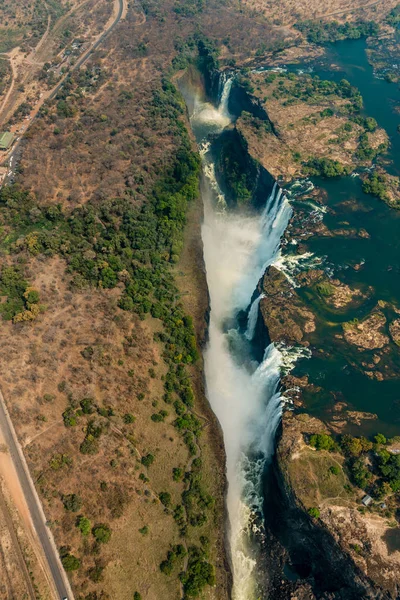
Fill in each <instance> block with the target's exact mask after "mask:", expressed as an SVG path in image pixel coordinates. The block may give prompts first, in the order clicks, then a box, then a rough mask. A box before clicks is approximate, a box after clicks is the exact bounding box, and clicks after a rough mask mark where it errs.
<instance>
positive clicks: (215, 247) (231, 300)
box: [191, 80, 295, 600]
mask: <svg viewBox="0 0 400 600" xmlns="http://www.w3.org/2000/svg"><path fill="white" fill-rule="evenodd" d="M231 83H232V82H231V81H229V80H227V81H226V82H225V84H224V89H223V92H222V95H221V103H220V106H219V108H218V109H216V108H215V107H213V106H212V105H211V104H209V103H206V102H202V101H201V99H197V100H196V101H195V104H194V107H195V108H194V113H193V115H192V117H191V121H192V126H193V129H194V131H195V132H196V135H197V137H198V139H199V140H200V139H201V138H202V143H200V148H201V155H202V159H203V172H204V175H205V177H204V184H203V190H202V195H203V200H204V224H203V227H202V238H203V245H204V259H205V264H206V270H207V282H208V288H209V293H210V303H211V316H210V326H209V343H208V346H207V349H206V351H205V355H204V359H205V374H206V382H207V396H208V399H209V401H210V404H211V406H212V408H213V410H214V412H215V414H216V415H217V417H218V419H219V422H220V424H221V426H222V430H223V434H224V442H225V449H226V456H227V478H228V484H229V488H228V495H227V508H228V514H229V522H230V532H229V533H230V535H229V541H230V551H231V562H232V570H233V581H234V587H233V599H234V600H255V599H256V598H257V597H258V593H257V589H256V582H255V567H256V564H257V551H256V548H255V547H254V543H252V541H251V540H252V539H253V538H254V535H262V531H263V519H262V511H263V509H262V501H263V492H262V475H263V471H264V468H265V464H266V462H267V461H268V460H269V459H270V458H271V456H272V454H273V450H274V436H275V432H276V428H277V426H278V423H279V421H280V418H281V411H282V399H281V397H280V394H279V393H278V385H279V379H280V374H281V370H282V369H283V370H287V369H290V364H292V366H293V364H294V361H295V358H294V353H293V351H292V352H291V353H290V352H289V350H293V349H287V350H286V349H278V348H276V347H275V346H274V345H273V344H271V345H270V346H269V347H268V348H267V349H266V351H265V354H264V358H263V360H262V362H261V363H260V364H259V365H257V363H255V362H254V361H253V360H252V359H251V356H250V354H249V351H248V349H249V341H248V340H251V339H252V338H253V335H254V330H255V327H256V322H257V315H258V305H259V302H260V300H261V297H262V296H258V298H257V299H256V300H255V301H254V302H253V305H252V306H251V309H250V311H249V316H248V327H247V331H246V333H245V335H243V334H241V333H240V332H239V330H238V328H237V326H236V325H234V326H233V327H234V328H233V329H228V325H227V324H228V323H232V322H235V317H236V316H237V313H238V312H239V311H241V310H246V309H247V308H248V306H249V304H250V302H251V298H252V296H253V294H254V291H255V289H256V287H257V284H258V282H259V280H260V278H261V277H262V276H263V274H264V271H265V269H266V268H267V267H268V266H269V265H270V264H272V263H273V262H274V261H275V260H276V258H277V256H278V253H279V246H280V240H281V236H282V234H283V232H284V231H285V228H286V226H287V224H288V222H289V219H290V217H291V214H292V209H291V207H290V204H289V202H288V200H287V199H286V198H285V197H284V196H283V194H282V190H281V189H280V188H278V186H277V185H275V187H274V189H273V190H272V192H271V194H270V196H269V198H267V199H266V205H265V209H264V211H263V213H262V214H261V215H259V214H254V213H253V214H247V215H243V214H235V213H234V212H229V211H228V210H221V206H223V207H226V202H225V198H224V196H223V193H222V191H221V189H220V187H219V185H218V182H217V180H216V177H215V168H214V164H213V162H212V158H211V155H210V152H209V148H210V146H209V144H207V143H204V140H205V139H207V135H208V134H209V133H213V134H215V133H218V132H221V131H222V130H223V129H224V128H225V127H226V126H228V125H229V123H230V121H231V117H230V115H229V110H228V99H229V91H230V87H231Z"/></svg>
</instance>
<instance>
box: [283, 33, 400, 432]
mask: <svg viewBox="0 0 400 600" xmlns="http://www.w3.org/2000/svg"><path fill="white" fill-rule="evenodd" d="M332 65H336V66H337V67H339V68H338V69H335V68H332ZM314 74H317V75H319V76H320V77H321V78H322V79H330V80H335V81H340V80H341V79H343V78H345V79H347V80H348V81H350V83H351V84H352V85H354V86H356V87H358V89H359V90H360V92H361V94H362V96H363V99H364V111H363V112H364V114H365V116H371V117H374V118H375V119H376V120H377V122H378V125H379V126H380V127H383V128H384V129H385V130H386V131H387V133H388V134H389V137H390V143H391V147H390V150H389V152H388V154H387V155H386V156H385V157H384V159H385V161H386V159H388V160H389V161H390V164H388V165H387V166H386V168H387V170H388V171H389V172H391V173H393V174H397V175H398V174H400V134H399V133H398V132H397V127H398V125H399V124H400V114H399V113H397V112H396V108H397V109H398V108H400V89H399V87H398V85H396V84H391V83H388V82H386V81H384V80H382V79H379V78H377V77H375V76H374V73H373V69H372V67H371V66H370V65H369V63H368V60H367V55H366V43H365V41H362V40H358V41H348V42H341V43H338V44H335V45H332V46H331V48H330V49H329V51H328V60H327V61H326V62H325V64H320V65H315V66H314ZM313 181H314V184H315V185H316V186H317V187H320V188H322V189H323V190H325V192H326V194H327V200H326V204H327V206H328V207H329V208H328V212H327V213H326V214H325V215H324V218H323V222H324V223H325V224H326V225H327V226H328V228H329V229H331V230H334V229H352V228H357V229H360V228H363V229H365V230H366V231H367V232H368V233H369V235H370V238H369V239H366V238H361V237H357V236H355V237H351V238H350V237H349V238H346V237H342V236H341V237H332V238H329V237H319V236H313V237H312V238H311V239H310V240H308V241H307V242H306V246H307V250H309V251H311V252H313V253H314V255H316V256H318V257H325V259H324V264H325V265H329V266H330V267H331V268H332V269H333V276H334V277H335V278H338V279H340V280H341V281H343V282H344V283H346V284H348V285H350V286H351V287H357V288H359V289H360V290H361V291H363V292H364V293H367V292H368V290H369V292H368V294H367V295H368V297H367V298H366V299H365V301H363V302H362V303H361V305H360V304H358V305H357V306H354V305H353V306H350V307H349V308H348V309H346V310H342V311H341V310H334V309H331V308H329V307H328V306H327V305H326V303H324V302H323V301H322V300H321V299H320V298H319V297H318V295H316V294H315V295H314V294H313V293H312V292H310V290H301V291H300V294H302V295H303V296H304V297H305V300H306V301H307V304H308V306H310V308H311V309H312V310H313V311H314V312H315V314H316V315H317V329H316V331H315V333H314V334H313V335H312V337H311V338H310V339H311V344H312V348H313V356H312V358H310V359H307V360H301V361H299V363H298V365H297V367H296V370H295V373H294V374H295V375H300V376H301V375H304V374H307V375H308V376H309V381H310V382H311V383H313V384H315V385H316V386H318V387H319V388H322V389H321V390H320V391H319V392H312V393H311V392H306V393H305V395H304V399H305V410H306V411H307V412H309V413H311V414H315V415H316V416H321V417H327V418H329V416H330V417H331V416H332V409H333V407H334V404H335V403H336V402H338V401H344V402H346V403H347V404H348V409H349V410H357V411H367V412H372V413H375V414H377V415H378V420H373V421H363V422H362V425H361V427H358V426H354V427H353V428H350V431H352V432H353V433H354V434H360V433H363V434H373V433H375V432H377V431H382V432H383V433H385V434H386V435H396V434H397V435H398V434H399V433H400V348H399V347H398V346H396V345H395V344H394V343H393V342H392V341H391V342H390V345H389V351H388V354H387V358H385V361H386V362H387V364H388V367H387V368H386V370H383V371H382V372H383V373H384V376H385V378H384V380H383V381H378V380H376V379H372V378H370V377H368V376H367V375H365V373H364V371H365V370H368V368H367V367H362V366H361V363H362V362H364V363H371V360H372V358H373V356H374V354H375V353H376V352H375V351H374V350H371V351H369V350H367V351H363V352H360V350H358V349H357V347H356V346H354V345H351V344H348V343H346V342H345V341H344V340H341V339H340V338H338V337H337V336H338V335H340V334H341V333H342V325H341V324H342V323H343V322H346V321H349V320H351V319H354V318H358V319H359V320H360V319H362V318H363V317H364V316H365V315H366V314H368V313H369V312H370V310H371V309H372V308H373V307H374V306H376V304H377V302H378V301H385V303H386V304H385V306H384V307H383V308H382V312H383V313H384V314H385V316H386V319H387V323H386V333H387V334H388V324H389V323H390V322H391V321H393V320H394V319H395V318H399V315H396V313H395V311H394V308H398V309H400V211H396V210H394V209H391V208H389V207H388V206H387V205H386V204H385V203H383V202H382V201H380V200H379V199H377V198H374V197H371V196H368V195H366V194H364V193H363V192H362V189H361V183H362V182H361V180H360V178H359V177H345V178H335V179H330V180H326V179H325V180H316V179H315V180H313ZM348 201H351V202H350V203H349V202H348ZM330 209H332V210H330ZM299 241H301V240H299ZM360 263H362V265H363V266H362V268H360V269H359V270H355V269H354V268H353V267H354V266H355V265H357V264H360Z"/></svg>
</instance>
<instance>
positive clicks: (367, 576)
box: [266, 413, 400, 600]
mask: <svg viewBox="0 0 400 600" xmlns="http://www.w3.org/2000/svg"><path fill="white" fill-rule="evenodd" d="M324 430H325V431H326V430H327V428H326V426H325V425H324V424H323V423H322V422H321V421H319V420H318V419H315V418H312V417H308V416H307V415H304V414H303V415H298V416H296V415H293V414H292V413H286V414H285V416H284V418H283V423H282V429H281V434H280V439H279V442H278V447H277V455H276V459H275V462H274V465H273V468H272V469H271V472H270V475H269V479H268V481H267V485H269V486H273V488H274V494H269V495H268V502H267V510H266V514H267V522H268V526H269V530H270V532H271V534H272V535H273V536H274V538H275V539H276V540H277V541H278V543H279V553H280V555H281V561H282V558H283V557H284V561H285V567H284V571H285V572H286V575H289V577H290V578H291V579H292V580H295V581H292V583H291V586H290V587H289V588H288V589H286V592H285V593H286V596H284V597H286V598H293V599H294V598H298V599H299V600H300V599H301V598H309V599H314V598H318V599H320V598H324V599H332V600H339V599H340V600H347V599H349V600H350V599H351V600H353V599H354V600H356V599H360V598H363V599H382V600H383V599H387V600H389V599H390V600H392V599H393V600H394V599H395V598H398V597H399V591H400V587H399V584H400V579H399V566H400V564H399V560H400V556H399V553H398V552H394V547H395V541H394V539H392V538H393V537H394V534H393V530H392V529H391V528H390V527H388V524H387V521H386V519H385V518H383V517H381V516H379V515H362V514H361V513H360V512H359V510H358V508H359V507H360V503H359V498H355V499H354V498H353V497H348V498H346V497H345V496H344V495H342V496H338V497H337V498H330V497H327V496H329V495H330V494H331V493H333V489H332V486H333V485H334V484H329V483H327V482H326V481H324V477H323V476H322V474H321V469H325V467H326V466H327V463H326V460H327V457H326V456H322V455H321V456H319V457H318V459H317V458H316V454H317V453H316V452H315V451H313V450H311V449H310V448H309V447H308V446H306V444H305V443H304V435H305V433H307V434H310V433H315V432H319V433H320V432H322V431H324ZM318 454H319V453H318ZM327 454H328V453H327ZM313 455H314V456H313ZM328 460H330V461H334V460H336V458H335V457H331V456H329V457H328ZM339 483H340V485H341V483H342V482H339ZM335 485H337V483H336V484H335ZM340 485H339V486H338V490H339V487H340ZM342 491H343V486H342ZM338 493H339V494H340V491H339V492H338ZM317 497H318V500H319V503H320V506H321V515H320V518H319V519H318V520H316V519H314V518H312V517H311V516H309V514H308V513H307V511H306V508H308V507H309V505H310V503H312V502H315V499H316V498H317ZM282 548H283V549H284V550H282ZM277 597H280V596H277Z"/></svg>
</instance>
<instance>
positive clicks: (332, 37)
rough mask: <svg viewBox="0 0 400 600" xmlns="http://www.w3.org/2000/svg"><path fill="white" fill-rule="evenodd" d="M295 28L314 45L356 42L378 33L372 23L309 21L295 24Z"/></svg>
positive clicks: (376, 25) (377, 27)
mask: <svg viewBox="0 0 400 600" xmlns="http://www.w3.org/2000/svg"><path fill="white" fill-rule="evenodd" d="M295 27H296V28H297V29H298V30H299V31H301V33H304V34H305V35H306V37H307V40H308V41H309V42H312V43H314V44H328V43H329V42H338V41H340V40H346V39H351V40H358V39H360V38H361V37H368V36H371V35H377V34H378V32H379V25H378V24H377V23H375V22H374V21H357V22H355V23H351V22H346V23H338V22H337V21H330V22H327V21H312V20H309V21H302V22H300V23H297V24H296V25H295Z"/></svg>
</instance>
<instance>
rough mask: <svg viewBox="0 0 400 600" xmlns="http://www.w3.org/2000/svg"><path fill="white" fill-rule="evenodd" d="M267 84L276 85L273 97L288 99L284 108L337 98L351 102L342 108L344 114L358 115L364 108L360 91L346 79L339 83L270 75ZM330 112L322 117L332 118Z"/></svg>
mask: <svg viewBox="0 0 400 600" xmlns="http://www.w3.org/2000/svg"><path fill="white" fill-rule="evenodd" d="M265 83H266V84H267V85H268V84H272V83H274V87H273V91H272V96H273V97H274V98H276V99H282V98H286V100H285V102H284V103H283V106H290V105H291V104H295V103H299V102H306V103H307V104H314V103H315V104H318V103H320V102H321V101H324V100H325V99H327V98H329V96H331V97H333V96H336V97H338V98H342V99H344V100H349V102H348V103H346V104H344V105H343V107H342V108H341V112H342V113H343V114H352V113H357V112H358V111H359V110H360V109H361V108H362V106H363V101H362V96H361V94H360V92H359V90H358V89H357V88H356V87H354V86H352V85H351V84H350V83H349V82H348V81H347V80H346V79H342V80H341V81H340V82H339V83H335V82H334V81H329V80H326V79H320V78H319V77H318V75H308V74H304V75H297V74H296V73H290V72H283V73H269V74H268V75H267V76H266V78H265ZM332 114H333V113H331V112H328V113H326V114H324V115H321V116H322V117H326V116H332Z"/></svg>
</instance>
